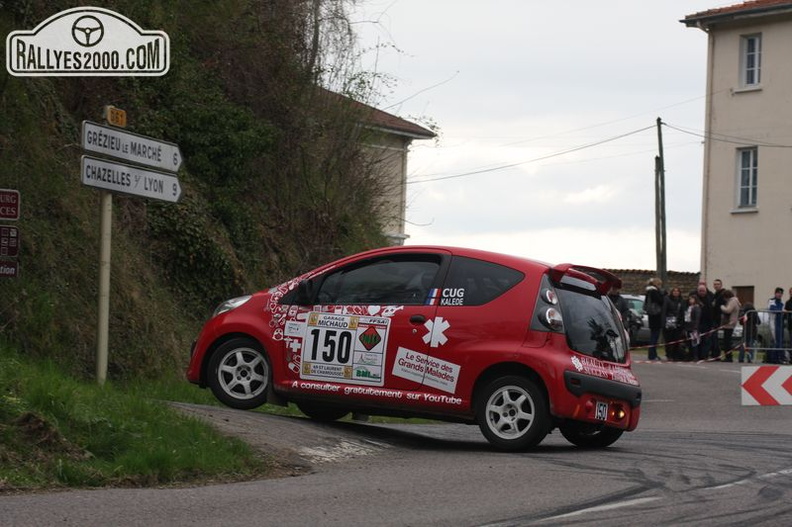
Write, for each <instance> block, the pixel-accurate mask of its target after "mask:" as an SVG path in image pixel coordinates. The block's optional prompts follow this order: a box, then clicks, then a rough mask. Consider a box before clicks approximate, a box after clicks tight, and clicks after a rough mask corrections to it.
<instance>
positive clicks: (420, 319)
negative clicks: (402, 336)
mask: <svg viewBox="0 0 792 527" xmlns="http://www.w3.org/2000/svg"><path fill="white" fill-rule="evenodd" d="M424 322H426V317H425V316H423V315H413V316H411V317H410V323H411V324H416V325H417V324H423V323H424Z"/></svg>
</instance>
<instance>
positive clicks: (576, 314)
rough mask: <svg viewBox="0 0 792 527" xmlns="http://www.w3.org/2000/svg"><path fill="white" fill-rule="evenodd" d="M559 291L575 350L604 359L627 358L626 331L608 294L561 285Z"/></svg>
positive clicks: (569, 334) (568, 331)
mask: <svg viewBox="0 0 792 527" xmlns="http://www.w3.org/2000/svg"><path fill="white" fill-rule="evenodd" d="M556 293H557V294H558V300H559V305H560V307H561V312H562V313H563V316H564V327H565V329H566V334H567V341H568V343H569V347H570V348H571V349H573V350H575V351H577V352H580V353H584V354H586V355H590V356H592V357H594V358H597V359H601V360H607V361H613V362H624V361H625V360H626V355H627V352H626V350H627V342H626V340H625V338H624V330H623V327H622V325H621V323H620V322H619V315H618V313H617V312H616V310H615V309H614V307H613V305H612V304H611V302H609V301H608V299H607V298H606V297H604V296H597V295H591V294H585V293H582V292H579V291H576V290H574V289H565V288H557V289H556Z"/></svg>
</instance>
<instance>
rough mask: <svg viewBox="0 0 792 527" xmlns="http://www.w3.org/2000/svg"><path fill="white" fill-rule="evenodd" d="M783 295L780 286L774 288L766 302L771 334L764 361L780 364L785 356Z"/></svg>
mask: <svg viewBox="0 0 792 527" xmlns="http://www.w3.org/2000/svg"><path fill="white" fill-rule="evenodd" d="M782 296H784V290H783V289H782V288H780V287H776V288H775V294H774V295H773V298H771V299H770V300H769V301H768V302H767V309H769V310H770V313H769V315H770V317H769V319H768V322H767V323H768V324H769V325H770V334H771V335H772V336H773V342H772V346H773V347H772V348H768V350H767V355H766V357H765V362H768V363H770V364H781V363H782V362H783V361H784V359H785V358H786V354H785V353H784V318H783V315H782V314H783V311H784V303H783V302H782V301H781V297H782Z"/></svg>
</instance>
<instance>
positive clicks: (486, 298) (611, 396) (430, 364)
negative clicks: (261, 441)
mask: <svg viewBox="0 0 792 527" xmlns="http://www.w3.org/2000/svg"><path fill="white" fill-rule="evenodd" d="M614 285H616V286H619V285H621V281H620V280H619V279H618V278H617V277H616V276H614V275H613V274H611V273H609V272H607V271H604V270H601V269H594V268H590V267H584V266H575V265H571V264H562V265H556V266H551V265H547V264H544V263H541V262H537V261H534V260H528V259H525V258H518V257H514V256H507V255H503V254H496V253H490V252H484V251H476V250H472V249H460V248H450V247H428V246H427V247H419V246H408V247H391V248H385V249H377V250H373V251H369V252H366V253H361V254H357V255H354V256H350V257H348V258H344V259H341V260H338V261H336V262H332V263H329V264H327V265H325V266H323V267H320V268H318V269H315V270H313V271H310V272H308V273H306V274H304V275H302V276H299V277H296V278H294V279H292V280H290V281H288V282H285V283H283V284H281V285H279V286H276V287H273V288H271V289H269V290H264V291H259V292H258V293H254V294H252V295H246V296H243V297H239V298H235V299H232V300H229V301H227V302H224V303H223V304H221V305H220V306H219V307H218V309H217V310H216V311H215V313H214V316H213V317H212V318H211V319H210V320H209V321H208V322H207V323H206V324H205V325H204V327H203V329H202V331H201V333H200V335H199V336H198V339H197V340H196V342H195V344H194V345H193V348H192V352H191V359H190V364H189V368H188V371H187V379H188V380H189V381H190V382H192V383H195V384H197V385H199V386H201V387H209V388H210V389H211V390H212V392H213V393H214V395H215V396H216V397H217V399H219V400H220V401H221V402H223V403H224V404H226V405H228V406H231V407H233V408H238V409H251V408H255V407H257V406H260V405H262V404H264V403H265V402H269V403H274V404H282V405H284V404H287V403H289V402H293V403H295V404H296V405H297V407H298V408H299V409H300V410H301V411H302V412H303V413H304V414H306V415H307V416H309V417H311V418H314V419H318V420H335V419H340V418H342V417H344V416H345V415H347V414H348V413H350V412H357V413H360V414H368V415H388V416H395V417H428V418H434V419H441V420H447V421H454V422H463V423H471V424H478V425H479V428H480V429H481V432H482V434H483V435H484V437H486V438H487V440H488V441H489V442H490V443H491V444H492V445H493V446H495V447H496V448H499V449H501V450H524V449H528V448H531V447H534V446H536V445H537V444H539V442H541V441H542V439H544V437H545V436H546V435H547V434H548V433H549V432H550V431H551V430H552V429H554V428H557V429H558V430H559V431H560V432H561V434H562V435H563V436H564V437H565V438H566V439H567V440H569V441H570V442H571V443H573V444H575V445H578V446H581V447H599V448H601V447H606V446H608V445H610V444H612V443H613V442H614V441H616V440H617V439H618V438H619V437H620V436H621V435H622V433H623V432H625V431H629V430H634V429H635V427H636V426H637V425H638V419H639V416H640V411H641V408H640V405H641V387H640V385H639V383H638V379H636V377H635V375H634V374H633V372H632V370H631V359H630V354H629V350H628V342H627V339H626V338H625V335H624V327H623V325H622V322H621V317H620V316H619V314H618V312H617V311H616V309H615V308H614V306H613V304H612V303H611V302H610V301H609V300H608V297H607V295H606V293H607V292H608V291H609V290H610V289H611V287H612V286H614Z"/></svg>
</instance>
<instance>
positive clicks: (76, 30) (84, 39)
mask: <svg viewBox="0 0 792 527" xmlns="http://www.w3.org/2000/svg"><path fill="white" fill-rule="evenodd" d="M103 37H104V26H103V25H102V22H101V21H100V20H99V19H98V18H96V17H94V16H91V15H85V16H81V17H80V18H78V19H77V20H75V22H74V24H72V38H74V41H75V42H76V43H78V44H79V45H81V46H84V47H86V48H90V47H92V46H95V45H97V44H98V43H99V42H101V40H102V38H103Z"/></svg>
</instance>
